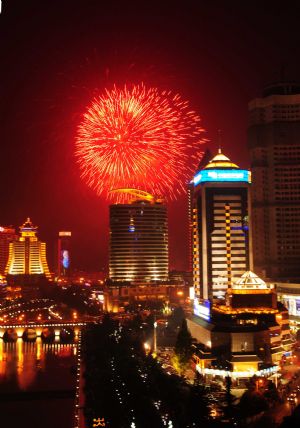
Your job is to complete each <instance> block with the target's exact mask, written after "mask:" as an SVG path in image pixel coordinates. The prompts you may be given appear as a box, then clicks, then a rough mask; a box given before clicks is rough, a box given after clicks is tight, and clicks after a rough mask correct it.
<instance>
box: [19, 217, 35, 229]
mask: <svg viewBox="0 0 300 428" xmlns="http://www.w3.org/2000/svg"><path fill="white" fill-rule="evenodd" d="M20 230H21V231H22V230H37V226H34V225H33V224H32V221H31V220H30V217H27V219H26V221H24V223H23V224H22V226H20Z"/></svg>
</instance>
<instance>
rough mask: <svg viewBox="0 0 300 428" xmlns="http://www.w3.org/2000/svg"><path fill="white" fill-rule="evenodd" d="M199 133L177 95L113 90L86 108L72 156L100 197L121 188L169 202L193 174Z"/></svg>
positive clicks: (140, 89) (196, 118) (140, 87)
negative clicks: (138, 190) (158, 196)
mask: <svg viewBox="0 0 300 428" xmlns="http://www.w3.org/2000/svg"><path fill="white" fill-rule="evenodd" d="M202 135H203V129H202V127H201V125H200V118H199V116H198V115H197V114H195V112H193V111H191V110H190V108H189V105H188V103H187V102H186V101H184V100H182V99H181V97H180V96H179V95H178V94H173V93H172V92H170V91H162V92H160V91H159V90H158V89H157V88H146V87H145V86H144V85H143V84H141V85H137V86H133V87H132V88H128V87H127V86H124V87H123V88H122V89H118V88H117V87H114V88H113V89H112V90H107V89H106V90H105V92H104V94H103V95H100V96H99V97H97V98H94V100H93V102H92V104H91V105H90V106H89V107H88V109H87V111H86V113H85V114H84V116H83V120H82V122H81V124H80V125H79V128H78V134H77V139H76V151H75V155H76V157H77V161H78V163H79V167H80V170H81V177H82V178H83V179H84V180H85V181H86V182H87V184H88V185H89V186H90V187H92V188H93V189H95V190H96V192H97V193H98V194H99V195H100V194H103V195H105V196H106V197H108V198H110V197H112V196H111V195H112V194H110V193H109V192H110V191H111V190H113V189H116V188H124V187H126V188H135V189H141V190H146V191H148V192H151V193H153V194H155V195H163V196H164V197H166V198H168V199H174V198H175V197H176V196H177V195H178V194H179V193H181V192H182V191H184V190H185V187H186V183H187V181H189V180H190V179H191V176H192V175H193V173H194V172H195V168H196V165H197V161H199V156H200V154H201V151H200V143H201V142H203V139H202Z"/></svg>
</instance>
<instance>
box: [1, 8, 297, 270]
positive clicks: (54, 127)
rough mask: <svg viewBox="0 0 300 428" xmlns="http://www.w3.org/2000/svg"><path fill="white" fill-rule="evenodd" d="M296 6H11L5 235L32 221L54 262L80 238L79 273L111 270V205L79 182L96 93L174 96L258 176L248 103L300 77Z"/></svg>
mask: <svg viewBox="0 0 300 428" xmlns="http://www.w3.org/2000/svg"><path fill="white" fill-rule="evenodd" d="M299 20H300V6H299V5H298V6H294V2H292V1H285V2H283V1H280V2H276V1H264V2H262V1H247V0H245V1H230V0H229V1H224V0H220V1H213V0H210V1H207V0H206V1H202V0H195V1H189V0H184V1H177V2H176V1H172V2H171V1H168V0H161V1H159V2H155V1H146V0H145V1H139V2H135V1H130V0H127V1H123V2H122V1H113V0H111V1H102V0H98V1H96V0H82V1H75V0H73V1H69V0H38V1H31V0H22V1H21V0H3V1H2V14H1V15H0V56H1V67H0V139H1V140H0V141H1V167H0V192H1V193H0V194H1V205H0V224H1V225H10V224H13V225H15V226H18V225H20V224H21V223H22V222H23V220H24V219H25V218H26V217H27V216H30V217H31V218H32V220H33V221H34V223H35V224H37V225H38V226H39V228H40V237H41V238H42V239H43V240H46V242H47V245H48V253H49V259H50V260H52V259H53V255H54V243H55V237H56V234H57V232H58V230H62V229H68V230H71V231H72V232H73V262H74V265H75V267H77V268H83V269H90V270H99V269H100V268H102V267H105V266H106V265H107V252H108V244H107V243H108V209H107V206H108V204H107V202H106V201H105V200H103V199H101V198H99V197H97V196H96V195H95V193H94V192H93V191H92V190H90V189H89V188H88V187H87V186H86V185H85V184H84V183H83V182H82V181H81V179H80V178H79V171H78V167H77V165H76V163H75V159H74V155H73V152H74V138H75V134H76V128H77V126H78V123H79V122H80V119H81V114H82V112H83V111H84V109H85V107H86V106H87V105H88V104H89V102H90V100H91V98H92V97H93V95H94V94H95V93H97V91H102V90H103V88H104V87H106V86H111V85H112V84H113V83H116V84H123V83H125V82H127V83H139V82H141V81H143V82H144V83H145V84H146V85H152V86H157V87H159V88H170V89H172V90H174V91H176V92H179V93H180V94H181V95H182V96H183V97H184V98H186V99H188V100H189V101H190V104H191V106H192V108H193V109H195V110H196V111H197V112H198V113H199V114H200V115H201V117H202V121H203V126H204V127H205V129H206V130H207V134H206V137H207V138H208V139H209V140H210V143H209V144H208V146H210V148H211V149H212V150H213V151H214V150H215V149H216V147H217V134H218V129H221V130H222V146H223V149H224V152H225V153H226V154H228V155H229V156H230V157H231V158H232V160H233V161H235V162H237V163H239V164H240V165H241V166H244V167H247V166H248V163H249V161H248V154H247V148H246V128H247V103H248V102H249V100H251V99H252V98H254V97H256V96H259V95H260V94H261V90H262V88H263V86H264V84H265V83H269V82H272V81H275V80H278V79H279V77H280V70H281V68H282V66H283V65H284V67H285V74H286V77H287V78H288V79H298V78H299V72H300V61H299V46H300V32H299ZM186 212H187V207H186V197H185V196H182V197H181V198H180V199H179V200H178V201H176V202H174V203H171V204H170V205H169V224H170V226H169V228H170V256H171V260H170V262H171V263H170V264H171V268H177V269H185V268H186V267H187V227H186V223H187V218H186Z"/></svg>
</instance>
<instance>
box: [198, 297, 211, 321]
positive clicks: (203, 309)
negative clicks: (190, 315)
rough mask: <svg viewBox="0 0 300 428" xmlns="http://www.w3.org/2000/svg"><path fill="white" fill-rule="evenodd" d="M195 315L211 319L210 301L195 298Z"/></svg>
mask: <svg viewBox="0 0 300 428" xmlns="http://www.w3.org/2000/svg"><path fill="white" fill-rule="evenodd" d="M194 315H196V316H198V317H200V318H204V319H205V320H207V321H209V320H210V301H209V300H204V301H203V303H200V302H199V300H198V299H197V298H195V299H194Z"/></svg>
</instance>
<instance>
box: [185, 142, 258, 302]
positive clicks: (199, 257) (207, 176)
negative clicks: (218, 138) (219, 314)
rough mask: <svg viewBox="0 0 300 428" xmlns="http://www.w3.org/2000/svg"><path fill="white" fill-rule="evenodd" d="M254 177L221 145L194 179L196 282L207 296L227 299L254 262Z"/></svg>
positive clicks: (197, 288)
mask: <svg viewBox="0 0 300 428" xmlns="http://www.w3.org/2000/svg"><path fill="white" fill-rule="evenodd" d="M250 182H251V175H250V172H249V171H247V170H242V169H240V168H239V167H238V166H237V165H236V164H234V163H232V162H231V161H230V160H229V159H228V158H227V157H226V156H225V155H224V154H223V153H221V150H219V153H218V154H217V155H216V156H215V157H214V158H213V159H212V160H211V161H210V162H209V163H208V164H207V165H206V166H205V167H204V168H203V169H201V170H200V171H199V172H197V174H196V175H195V177H194V179H193V182H192V183H193V187H192V189H191V188H190V203H191V208H190V212H191V216H192V217H191V224H192V233H193V235H192V254H193V281H194V289H195V295H196V296H197V297H198V298H199V299H201V300H208V299H209V300H212V299H224V297H225V293H226V291H227V289H228V288H230V287H231V285H232V283H233V281H234V279H235V278H236V277H239V276H240V275H241V274H242V273H243V272H245V270H249V269H251V267H252V242H251V233H250V231H249V225H248V218H249V214H250V213H249V210H250V195H249V186H250Z"/></svg>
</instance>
